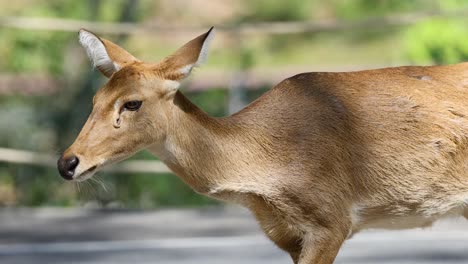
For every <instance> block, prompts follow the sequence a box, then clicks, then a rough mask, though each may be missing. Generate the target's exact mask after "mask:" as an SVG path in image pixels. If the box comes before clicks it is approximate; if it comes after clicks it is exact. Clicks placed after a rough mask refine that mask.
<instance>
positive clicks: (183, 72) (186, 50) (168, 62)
mask: <svg viewBox="0 0 468 264" xmlns="http://www.w3.org/2000/svg"><path fill="white" fill-rule="evenodd" d="M214 33H215V30H214V27H211V28H210V30H208V32H206V33H205V34H202V35H200V36H198V37H196V38H194V39H192V40H191V41H189V42H188V43H187V44H185V45H184V46H182V47H181V48H179V49H178V50H177V51H176V52H175V53H173V54H172V55H170V56H168V57H166V58H165V59H164V60H162V61H161V62H160V63H159V64H157V68H158V70H159V71H160V73H162V74H163V76H164V77H165V78H166V79H167V80H172V81H180V80H182V79H184V78H186V77H187V76H188V75H189V74H190V72H191V71H192V69H193V68H194V67H197V66H199V65H200V64H202V63H203V62H204V61H205V60H206V58H207V56H208V48H209V45H210V42H211V40H212V39H213V36H214Z"/></svg>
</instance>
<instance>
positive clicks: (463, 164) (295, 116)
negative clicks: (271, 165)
mask: <svg viewBox="0 0 468 264" xmlns="http://www.w3.org/2000/svg"><path fill="white" fill-rule="evenodd" d="M238 115H239V116H244V117H248V116H249V115H250V116H251V117H252V116H253V117H252V118H251V119H255V124H256V125H257V126H258V127H267V128H269V130H268V131H267V130H266V129H265V131H263V132H264V133H270V134H272V135H273V137H274V138H275V139H279V140H277V142H279V143H278V146H279V147H278V149H281V150H282V152H281V153H283V155H289V156H294V158H292V159H291V160H295V161H296V162H297V163H298V164H308V165H306V166H307V168H305V169H304V166H301V170H308V173H310V174H313V175H315V176H312V177H317V176H316V175H318V174H327V175H328V176H327V177H326V178H324V179H325V181H327V180H329V182H328V183H326V184H325V185H327V184H331V183H333V184H334V186H337V184H338V185H339V184H341V182H343V179H342V177H343V175H347V177H350V179H347V180H349V181H350V182H344V183H343V184H342V186H343V188H348V187H349V186H350V184H351V185H352V188H353V189H354V191H353V193H357V194H360V193H361V194H366V193H367V191H368V190H373V192H379V191H380V192H382V193H385V195H387V196H388V199H391V197H393V198H395V197H400V198H401V200H402V201H403V200H407V199H410V200H411V199H416V200H418V199H421V197H424V196H425V195H430V193H431V192H432V193H434V192H436V193H437V192H438V193H440V192H439V191H445V193H446V194H453V195H457V194H458V195H459V194H460V192H461V191H464V192H467V195H468V175H467V174H468V173H467V172H468V142H467V141H468V64H456V65H449V66H431V67H412V66H409V67H397V68H385V69H377V70H368V71H359V72H344V73H303V74H299V75H296V76H293V77H291V78H288V79H286V80H284V81H283V82H281V83H280V84H278V85H277V86H276V87H275V88H273V89H272V90H271V91H269V92H268V93H267V94H265V95H264V96H262V97H261V98H259V99H258V100H257V101H256V102H254V103H252V104H251V105H250V106H249V107H247V108H246V109H245V110H243V111H241V112H240V113H239V114H238ZM246 119H249V118H246ZM259 124H260V125H259ZM284 153H286V154H284ZM298 170H299V169H298ZM291 173H294V168H293V169H292V170H291ZM297 173H298V174H299V173H301V172H300V171H298V172H297ZM315 182H317V181H315ZM457 183H458V185H457ZM311 184H312V183H311ZM298 185H304V182H301V181H298ZM388 186H399V187H398V188H396V189H394V190H391V191H389V190H388V188H387V189H386V187H388Z"/></svg>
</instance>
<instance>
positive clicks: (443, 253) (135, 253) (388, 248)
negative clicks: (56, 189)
mask: <svg viewBox="0 0 468 264" xmlns="http://www.w3.org/2000/svg"><path fill="white" fill-rule="evenodd" d="M0 263H2V264H24V263H37V264H46V263H47V264H49V263H67V264H69V263H72V264H73V263H76V264H78V263H79V264H110V263H116V264H123V263H132V264H137V263H138V264H146V263H167V264H199V263H205V264H212V263H213V264H214V263H225V264H233V263H245V264H247V263H252V264H266V263H270V264H279V263H292V262H291V261H290V259H289V257H288V256H287V255H286V254H285V253H283V252H282V251H280V250H278V249H277V248H275V246H273V245H272V244H271V242H269V241H268V240H267V239H265V238H264V236H263V235H262V234H261V232H260V231H259V229H258V227H257V225H256V223H255V221H254V220H253V219H252V217H251V216H250V215H249V214H248V213H247V212H245V211H244V210H239V209H238V208H227V209H220V208H217V209H205V210H164V211H157V212H145V211H143V212H142V211H126V212H123V211H93V210H76V209H71V210H68V209H66V210H64V209H40V210H30V209H22V210H21V209H19V210H18V209H15V210H0ZM336 263H343V264H344V263H349V264H358V263H359V264H370V263H385V264H390V263H391V264H396V263H398V264H420V263H421V264H422V263H429V264H436V263H437V264H439V263H440V264H441V263H444V264H445V263H446V264H455V263H457V264H461V263H468V221H465V220H462V219H456V220H450V221H443V222H440V223H438V224H436V225H435V227H433V228H431V229H429V230H410V231H399V232H388V231H385V232H382V231H379V232H377V231H372V232H364V233H361V234H358V235H356V236H355V237H354V238H353V239H351V240H349V241H348V242H347V243H346V244H345V246H344V247H343V249H342V250H341V251H340V255H339V257H338V259H337V261H336Z"/></svg>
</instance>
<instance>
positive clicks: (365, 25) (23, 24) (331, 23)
mask: <svg viewBox="0 0 468 264" xmlns="http://www.w3.org/2000/svg"><path fill="white" fill-rule="evenodd" d="M467 15H468V9H462V10H456V11H450V12H443V11H435V12H424V13H413V14H400V15H390V16H382V17H376V18H369V19H363V20H359V21H339V20H323V21H311V22H309V21H305V22H268V23H266V22H262V23H251V24H239V25H233V26H219V27H217V30H218V31H221V32H226V33H237V34H242V35H243V34H297V33H316V32H329V31H340V30H357V29H364V30H368V29H377V28H385V27H391V26H406V25H411V24H415V23H418V22H421V21H423V20H426V19H430V18H434V17H466V16H467ZM210 26H211V25H210ZM0 27H3V28H16V29H32V30H47V31H65V32H76V31H77V29H79V28H87V29H89V30H92V31H95V32H98V33H107V34H125V35H128V34H143V33H149V32H158V33H159V34H165V33H167V34H174V33H190V34H193V33H199V32H201V31H204V30H206V29H207V28H208V27H209V26H184V27H180V26H178V27H175V26H164V25H160V24H145V23H141V24H138V23H110V22H91V21H86V20H74V19H62V18H33V17H17V16H5V17H0Z"/></svg>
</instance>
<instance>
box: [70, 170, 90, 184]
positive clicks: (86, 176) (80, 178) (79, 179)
mask: <svg viewBox="0 0 468 264" xmlns="http://www.w3.org/2000/svg"><path fill="white" fill-rule="evenodd" d="M94 173H95V171H91V172H85V173H83V174H80V175H78V176H77V177H76V178H73V180H74V181H77V182H82V181H86V180H87V179H89V178H91V177H93V175H94Z"/></svg>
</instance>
